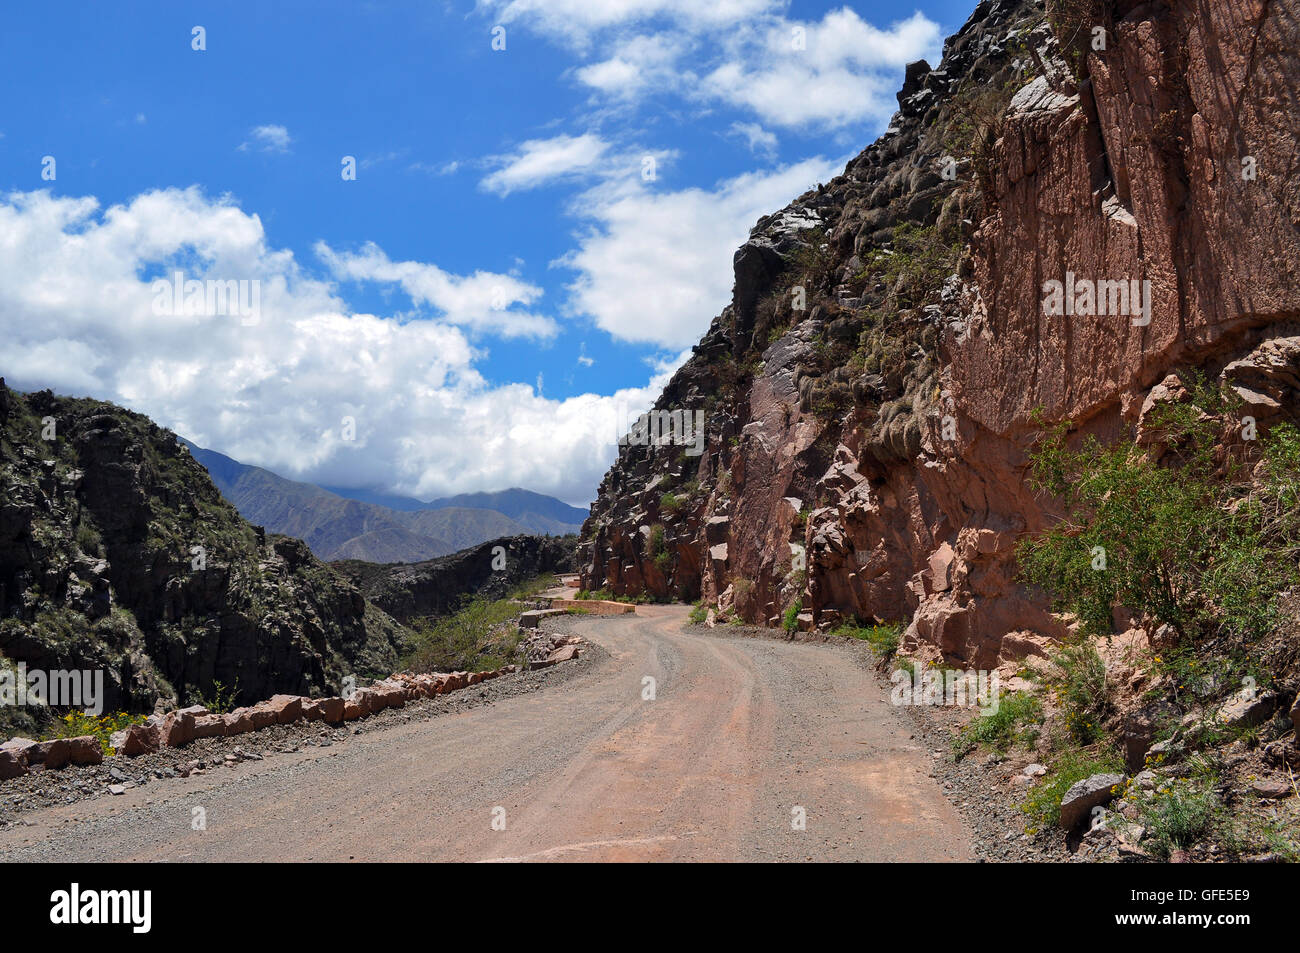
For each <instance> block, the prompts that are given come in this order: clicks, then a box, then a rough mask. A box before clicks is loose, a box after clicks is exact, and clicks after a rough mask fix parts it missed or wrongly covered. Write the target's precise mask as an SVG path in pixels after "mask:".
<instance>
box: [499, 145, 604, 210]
mask: <svg viewBox="0 0 1300 953" xmlns="http://www.w3.org/2000/svg"><path fill="white" fill-rule="evenodd" d="M608 151H609V143H607V142H605V141H604V140H603V139H601V138H600V136H597V135H595V134H594V133H585V134H584V135H581V136H567V135H559V136H554V137H552V138H550V139H530V140H528V141H527V142H525V143H524V144H523V145H521V146H520V147H519V149H518V150H516V151H515V152H513V153H511V154H509V155H504V156H497V157H495V158H494V159H493V160H491V161H493V162H494V163H496V164H497V165H498V166H499V167H498V168H497V169H496V171H494V172H491V173H490V174H488V175H487V176H486V177H484V179H483V181H482V182H481V183H479V184H480V185H481V186H482V187H483V188H484V189H486V190H487V191H489V192H496V193H497V194H498V195H509V194H510V193H511V192H515V191H520V190H524V189H535V188H537V187H538V186H540V185H545V184H547V183H549V182H554V181H556V180H557V179H562V178H565V177H568V176H572V175H573V174H574V173H578V172H584V171H587V170H589V169H591V168H592V167H593V166H595V165H596V164H597V163H598V162H600V161H601V159H602V158H604V156H605V154H606V153H607V152H608Z"/></svg>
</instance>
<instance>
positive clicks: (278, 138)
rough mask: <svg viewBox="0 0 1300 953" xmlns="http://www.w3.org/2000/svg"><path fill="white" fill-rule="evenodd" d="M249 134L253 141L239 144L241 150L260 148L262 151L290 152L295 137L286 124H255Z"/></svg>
mask: <svg viewBox="0 0 1300 953" xmlns="http://www.w3.org/2000/svg"><path fill="white" fill-rule="evenodd" d="M249 135H250V136H251V137H252V139H251V141H246V142H241V143H240V144H239V151H240V152H248V151H249V150H250V149H260V150H261V151H262V152H288V151H289V144H290V143H291V142H293V137H292V136H290V135H289V130H288V129H286V128H284V126H274V125H272V126H254V127H253V128H252V129H251V130H250V131H249Z"/></svg>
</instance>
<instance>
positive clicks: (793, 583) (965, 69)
mask: <svg viewBox="0 0 1300 953" xmlns="http://www.w3.org/2000/svg"><path fill="white" fill-rule="evenodd" d="M1086 6H1087V4H1073V5H1071V4H1057V5H1056V6H1055V9H1056V10H1057V11H1062V10H1064V11H1066V13H1068V11H1069V10H1071V9H1075V8H1078V9H1082V8H1084V7H1086ZM1096 11H1097V13H1098V14H1099V16H1098V17H1097V18H1096V21H1095V22H1096V23H1097V24H1098V25H1099V26H1101V28H1102V29H1103V31H1104V33H1105V35H1106V37H1107V40H1108V42H1107V45H1106V49H1105V50H1104V51H1095V50H1092V49H1090V48H1089V44H1088V40H1089V39H1090V38H1091V36H1092V31H1091V30H1090V29H1087V30H1085V29H1082V27H1083V26H1087V25H1088V24H1089V23H1091V22H1093V21H1092V20H1088V21H1085V22H1083V23H1071V22H1070V21H1069V20H1068V16H1064V15H1062V16H1058V18H1057V27H1058V30H1059V31H1060V34H1061V35H1062V36H1064V37H1065V38H1066V42H1067V44H1070V43H1072V42H1073V41H1075V40H1076V39H1077V38H1079V37H1083V39H1082V40H1080V41H1078V42H1077V45H1070V46H1069V48H1067V49H1064V50H1063V49H1062V47H1061V42H1060V41H1059V40H1058V39H1057V31H1056V30H1054V29H1053V25H1052V23H1051V22H1049V20H1048V19H1047V18H1046V17H1045V16H1044V10H1043V6H1042V4H1041V3H1035V2H1029V0H1022V2H1016V0H984V2H981V3H980V4H979V5H978V7H977V8H976V10H975V12H974V14H973V15H972V17H971V19H970V20H969V21H968V22H967V24H966V25H965V26H964V27H963V28H962V30H961V31H960V32H959V33H958V34H957V35H955V36H954V37H952V38H950V39H949V40H948V42H947V43H946V45H945V55H944V59H943V62H942V63H941V64H939V66H938V67H937V68H935V69H931V68H930V67H929V65H928V64H926V63H923V62H922V63H914V64H912V65H910V66H909V67H908V70H907V80H906V83H905V85H904V88H903V90H902V91H901V92H900V93H899V104H900V111H899V113H898V114H897V115H896V116H895V118H894V120H893V122H892V123H891V126H890V129H889V131H888V132H887V133H886V134H885V135H884V136H883V137H881V139H880V140H879V141H877V142H876V143H875V144H873V145H872V146H870V147H869V148H868V149H866V150H865V151H864V152H863V153H861V154H860V155H859V156H858V157H857V158H855V159H854V160H852V161H851V162H850V163H849V164H848V166H847V167H846V169H845V172H844V174H843V175H841V176H838V177H836V178H835V179H834V180H833V181H831V182H829V183H827V184H826V185H825V186H822V187H819V188H818V189H816V190H814V191H811V192H808V193H806V194H805V195H802V196H800V197H799V198H798V199H797V200H796V201H795V202H794V203H792V204H791V205H790V206H788V207H787V208H785V209H783V210H781V211H780V212H778V213H776V214H773V215H769V216H766V217H764V218H763V219H761V220H760V221H759V222H758V224H757V225H756V226H755V228H754V230H753V231H752V233H751V236H750V239H749V241H748V242H747V243H746V244H745V245H744V246H743V247H742V248H741V249H740V250H739V251H738V252H737V253H736V256H735V261H734V272H735V286H734V293H733V300H732V303H731V305H730V306H728V307H727V308H726V309H725V310H724V312H723V313H722V314H721V315H719V316H718V317H717V318H716V319H715V320H714V321H713V324H712V326H711V327H710V328H709V331H708V332H707V334H706V335H705V336H704V338H703V339H702V340H701V342H700V344H699V345H697V346H696V348H695V349H694V354H693V356H692V357H691V358H690V360H689V361H688V362H687V363H686V364H685V365H684V366H683V367H682V368H681V369H680V370H679V371H678V372H677V374H676V375H675V376H674V378H673V379H672V380H671V381H670V383H669V384H668V385H667V387H666V388H665V390H664V393H663V394H662V396H661V397H660V399H659V401H658V402H657V403H656V408H657V409H659V410H664V411H668V410H674V409H693V410H700V411H702V412H703V413H704V414H705V420H706V424H705V430H706V436H707V450H706V452H705V454H704V455H703V456H701V457H698V458H696V457H688V456H686V455H685V454H684V452H683V451H684V448H683V447H678V446H672V445H667V444H665V445H662V446H653V445H644V446H638V445H629V446H627V447H625V448H623V450H622V452H621V453H620V458H619V461H618V463H617V464H616V465H615V466H614V467H613V468H612V469H611V471H610V473H609V474H608V475H607V476H606V478H605V481H604V482H603V483H602V486H601V489H600V493H599V497H598V499H597V501H596V503H595V504H594V505H593V507H592V515H591V518H590V519H589V520H588V522H587V523H586V525H585V527H584V531H583V544H582V548H581V552H580V567H581V568H580V571H581V574H582V579H583V584H584V585H585V586H586V587H588V588H599V587H606V586H607V587H610V588H612V589H613V590H615V591H617V592H623V593H632V592H643V591H644V592H649V593H651V594H655V595H674V596H678V597H681V598H686V599H692V600H693V599H698V598H703V599H705V600H707V601H708V602H709V603H712V604H716V605H717V606H718V607H719V608H720V609H722V610H723V611H725V612H734V613H736V614H738V615H740V616H742V617H743V618H745V619H747V620H750V621H758V622H764V623H768V624H772V623H775V622H777V621H779V620H780V619H781V617H782V615H783V613H784V612H785V611H787V610H788V609H789V608H790V607H792V606H795V607H797V608H796V612H800V613H802V614H803V618H802V620H801V621H802V623H803V624H804V625H815V626H829V625H833V624H835V623H836V622H837V621H838V620H841V619H846V618H853V617H856V618H859V619H864V620H869V619H877V620H900V621H902V622H903V623H905V625H906V632H905V636H904V647H905V648H909V649H916V648H918V647H924V648H925V649H926V651H927V653H928V657H935V656H936V655H942V656H943V657H944V658H945V659H947V660H949V662H958V661H960V662H966V663H970V664H973V665H975V666H977V667H989V666H992V665H994V664H995V663H996V662H997V660H998V659H999V658H1001V657H1007V656H1011V657H1014V656H1016V655H1017V653H1019V654H1023V653H1024V652H1025V651H1026V650H1027V646H1032V645H1033V644H1034V641H1035V640H1043V639H1046V640H1050V639H1052V638H1055V637H1059V636H1061V635H1063V634H1065V631H1066V630H1065V627H1064V625H1063V622H1062V620H1061V619H1060V618H1059V617H1057V616H1055V615H1053V614H1052V613H1051V612H1050V611H1049V610H1050V608H1051V606H1050V603H1049V599H1048V596H1047V594H1045V593H1042V592H1039V591H1036V590H1034V589H1032V588H1031V587H1028V586H1026V585H1024V584H1022V582H1021V581H1020V578H1019V570H1018V564H1017V559H1016V551H1017V546H1018V545H1019V541H1020V540H1021V539H1022V538H1023V537H1024V536H1025V535H1026V534H1034V533H1038V532H1041V531H1042V530H1043V528H1044V527H1045V526H1047V525H1049V524H1050V522H1051V520H1052V518H1053V514H1054V513H1055V504H1054V503H1053V502H1052V501H1051V500H1047V499H1044V498H1042V497H1041V496H1040V495H1039V494H1036V493H1035V492H1034V491H1033V489H1032V488H1031V487H1030V485H1029V482H1028V479H1027V473H1026V470H1027V458H1026V451H1027V450H1028V448H1029V447H1031V446H1032V445H1033V444H1034V442H1035V441H1036V440H1038V439H1039V438H1040V437H1041V436H1042V435H1043V434H1044V433H1045V432H1047V431H1048V430H1050V429H1051V428H1052V427H1054V426H1056V425H1058V424H1061V423H1064V422H1067V421H1068V422H1072V424H1073V426H1075V427H1076V428H1079V429H1080V430H1081V431H1082V432H1084V433H1090V434H1096V435H1098V436H1100V437H1101V438H1103V439H1108V438H1111V437H1113V436H1115V435H1118V434H1120V433H1122V432H1129V431H1133V430H1135V429H1136V430H1138V431H1140V430H1141V424H1142V421H1143V420H1144V419H1145V417H1146V414H1147V408H1149V407H1150V406H1151V405H1152V404H1154V403H1158V402H1161V401H1168V400H1170V399H1172V396H1173V395H1174V394H1176V393H1177V379H1176V378H1172V377H1171V375H1172V374H1173V372H1175V371H1179V370H1198V371H1200V372H1201V373H1203V374H1205V375H1206V376H1207V377H1208V378H1209V379H1211V380H1215V381H1219V382H1222V383H1223V384H1224V386H1228V387H1232V388H1235V389H1236V391H1237V393H1238V394H1239V395H1240V396H1241V397H1242V399H1243V400H1244V402H1245V406H1246V409H1245V410H1244V411H1243V412H1246V413H1250V414H1251V415H1252V420H1253V421H1256V422H1258V423H1260V424H1261V425H1263V424H1264V423H1265V422H1266V421H1274V420H1278V419H1286V418H1293V417H1294V416H1295V414H1296V410H1297V403H1296V392H1295V389H1294V386H1293V383H1291V382H1293V381H1294V379H1295V377H1294V374H1295V372H1294V364H1295V361H1294V355H1295V353H1296V347H1295V346H1294V340H1295V337H1294V336H1295V333H1296V332H1295V322H1296V320H1297V316H1298V315H1300V285H1297V284H1296V282H1295V281H1294V275H1293V265H1292V264H1291V263H1293V262H1294V261H1296V260H1297V257H1298V256H1300V229H1298V228H1297V223H1300V190H1297V188H1296V186H1295V183H1294V181H1293V179H1292V178H1291V177H1289V176H1288V175H1287V174H1285V173H1284V172H1282V171H1281V170H1286V169H1290V168H1291V167H1292V165H1293V164H1294V151H1295V148H1296V143H1297V141H1300V111H1297V110H1296V109H1295V108H1294V103H1295V102H1296V99H1297V92H1296V84H1295V81H1294V77H1295V76H1296V75H1300V54H1298V53H1297V50H1298V49H1300V42H1298V40H1300V27H1298V25H1297V18H1296V17H1295V13H1294V10H1293V9H1291V8H1290V7H1289V6H1288V5H1285V4H1272V5H1269V4H1200V5H1167V4H1133V3H1128V2H1116V0H1107V2H1101V3H1099V4H1097V5H1096ZM1206 51H1213V53H1212V54H1210V53H1207V52H1206ZM1243 157H1248V158H1249V159H1250V164H1251V165H1252V166H1253V167H1257V168H1259V169H1273V170H1277V171H1278V174H1275V175H1265V174H1263V173H1260V174H1259V175H1258V176H1256V177H1248V176H1246V175H1243V168H1245V167H1246V166H1245V165H1244V158H1243ZM949 160H951V161H949ZM1071 277H1079V278H1084V279H1087V280H1088V281H1092V282H1103V281H1106V282H1113V283H1115V284H1116V285H1118V284H1119V283H1120V282H1123V283H1124V285H1125V286H1131V285H1130V283H1131V282H1138V285H1137V287H1138V288H1139V289H1141V288H1142V287H1143V286H1142V285H1141V282H1142V281H1149V282H1150V285H1149V286H1147V287H1149V291H1147V292H1141V293H1144V294H1147V295H1149V297H1148V302H1147V303H1148V305H1149V310H1148V311H1147V312H1146V313H1145V314H1144V313H1140V312H1139V313H1129V312H1125V313H1120V314H1116V313H1114V312H1113V311H1112V312H1111V313H1110V314H1104V313H1098V314H1095V315H1087V314H1086V313H1075V314H1070V315H1060V314H1057V315H1055V316H1052V315H1051V314H1049V313H1048V312H1047V309H1046V307H1045V305H1044V294H1045V290H1046V289H1045V285H1044V283H1045V282H1047V281H1049V280H1056V281H1062V282H1064V281H1066V280H1069V279H1070V278H1071ZM1080 300H1083V299H1080ZM801 302H804V306H803V307H802V308H800V307H799V304H800V303H801ZM1095 303H1096V302H1095V301H1094V309H1093V310H1094V311H1096V310H1097V309H1096V308H1095ZM1148 438H1149V435H1148Z"/></svg>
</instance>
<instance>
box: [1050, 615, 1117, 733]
mask: <svg viewBox="0 0 1300 953" xmlns="http://www.w3.org/2000/svg"><path fill="white" fill-rule="evenodd" d="M1052 662H1053V663H1055V665H1056V667H1057V668H1058V669H1059V670H1060V672H1061V675H1060V677H1059V678H1056V679H1052V680H1050V681H1049V682H1048V684H1049V686H1050V687H1051V688H1052V690H1053V691H1054V692H1055V695H1056V699H1057V701H1058V702H1059V703H1060V705H1061V711H1062V714H1063V715H1064V717H1065V726H1066V729H1067V730H1068V731H1069V732H1070V736H1071V737H1072V738H1073V739H1074V740H1075V741H1076V742H1077V743H1078V744H1080V745H1089V744H1092V742H1094V741H1096V740H1097V739H1099V738H1100V737H1101V736H1102V728H1101V725H1102V719H1104V718H1105V717H1106V714H1107V713H1108V712H1109V710H1110V693H1109V690H1108V686H1107V683H1106V664H1105V663H1104V662H1103V661H1102V659H1101V656H1100V655H1098V654H1097V649H1096V648H1095V647H1094V646H1093V645H1092V643H1091V642H1087V641H1085V642H1080V643H1079V644H1077V645H1067V646H1066V647H1065V648H1063V649H1061V651H1060V652H1058V653H1056V655H1054V656H1052Z"/></svg>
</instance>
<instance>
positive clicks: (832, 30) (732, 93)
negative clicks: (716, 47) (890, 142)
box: [697, 7, 940, 129]
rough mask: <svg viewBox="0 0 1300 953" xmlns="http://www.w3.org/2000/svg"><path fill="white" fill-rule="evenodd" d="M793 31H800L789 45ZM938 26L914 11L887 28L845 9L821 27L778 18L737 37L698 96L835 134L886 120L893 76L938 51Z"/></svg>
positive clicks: (791, 124)
mask: <svg viewBox="0 0 1300 953" xmlns="http://www.w3.org/2000/svg"><path fill="white" fill-rule="evenodd" d="M796 30H801V31H802V34H801V35H800V36H799V37H798V44H799V45H801V47H802V48H798V47H797V44H796V33H795V31H796ZM939 41H940V36H939V27H938V24H936V23H934V22H933V21H931V20H929V19H927V18H926V17H925V16H924V15H923V14H921V13H919V12H918V13H915V14H913V15H912V16H911V17H910V18H908V19H907V20H902V21H899V22H898V23H895V24H893V25H892V26H890V27H889V28H888V29H880V28H878V27H875V26H873V25H871V24H870V23H867V22H866V21H864V20H863V19H862V18H861V17H859V16H858V15H857V14H856V13H854V12H853V11H852V10H850V9H848V8H847V7H846V8H844V9H841V10H831V11H829V12H828V13H827V14H826V15H825V16H824V17H823V18H822V20H821V21H820V22H816V23H806V24H805V23H799V22H797V21H791V20H781V21H779V22H777V23H774V24H772V25H771V26H769V27H767V28H766V29H765V30H762V31H741V32H739V33H737V34H736V35H735V37H734V38H733V40H732V42H731V43H730V45H729V49H728V53H727V56H726V58H725V60H724V61H723V62H722V63H720V64H719V65H717V66H716V67H715V68H714V69H713V70H711V71H710V72H709V73H708V74H707V75H706V76H704V77H703V79H702V81H701V84H700V87H699V89H698V91H697V93H698V95H700V96H702V97H703V98H705V99H712V100H720V101H722V102H725V103H727V104H729V105H732V106H738V107H743V108H747V109H749V110H752V111H753V112H754V113H755V114H757V115H758V116H760V117H761V118H762V119H763V120H764V121H765V122H769V123H772V124H774V125H778V126H784V127H787V128H797V127H803V126H808V127H812V128H829V129H833V128H840V127H843V126H847V125H850V124H852V123H855V122H862V121H866V120H872V119H876V120H882V119H887V118H888V117H889V116H890V115H892V114H893V112H894V110H895V109H896V108H897V102H896V100H895V98H894V89H895V86H896V85H897V80H896V77H895V76H894V74H893V73H891V72H889V71H890V70H893V71H895V72H896V71H897V70H898V69H899V68H901V67H903V66H904V65H906V64H907V63H909V62H911V61H913V60H916V59H920V58H921V57H922V56H925V55H931V56H933V55H934V53H935V52H936V51H937V50H938V48H939Z"/></svg>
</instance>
